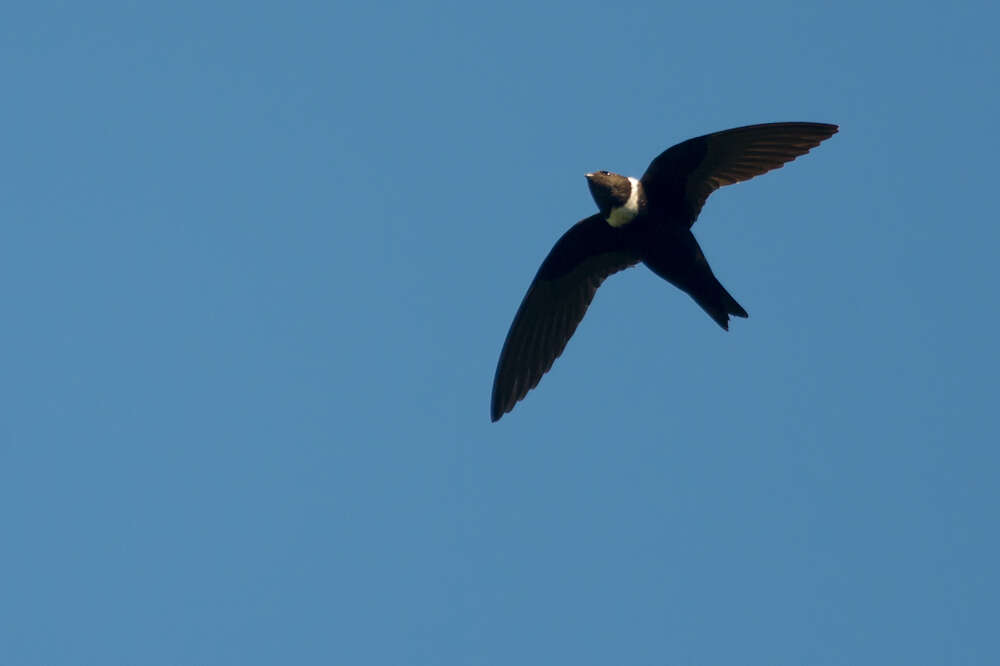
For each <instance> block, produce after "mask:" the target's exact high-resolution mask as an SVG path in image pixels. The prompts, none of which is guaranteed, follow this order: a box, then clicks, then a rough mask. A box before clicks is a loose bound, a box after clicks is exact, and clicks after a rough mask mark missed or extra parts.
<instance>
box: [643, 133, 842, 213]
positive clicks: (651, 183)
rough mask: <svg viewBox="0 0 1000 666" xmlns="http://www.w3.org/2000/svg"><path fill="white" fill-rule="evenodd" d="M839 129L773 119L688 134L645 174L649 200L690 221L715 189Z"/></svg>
mask: <svg viewBox="0 0 1000 666" xmlns="http://www.w3.org/2000/svg"><path fill="white" fill-rule="evenodd" d="M837 129H838V128H837V126H836V125H827V124H824V123H767V124H764V125H749V126H747V127H737V128H735V129H730V130H725V131H722V132H715V133H714V134H706V135H705V136H699V137H696V138H694V139H688V140H687V141H684V142H682V143H679V144H677V145H676V146H673V147H672V148H669V149H667V150H666V151H664V152H663V153H661V154H660V155H659V156H658V157H657V158H656V159H654V160H653V161H652V163H651V164H650V165H649V168H648V169H647V170H646V173H645V174H643V176H642V184H643V187H644V188H645V190H646V197H647V199H648V202H649V206H650V208H651V209H657V212H658V213H659V214H660V215H661V216H663V217H666V218H667V219H673V220H676V221H678V222H680V223H682V224H686V225H687V226H688V227H690V226H691V225H693V224H694V222H695V220H697V219H698V214H699V213H700V212H701V209H702V207H703V206H704V205H705V200H706V199H708V196H709V195H710V194H711V193H712V192H714V191H715V190H717V189H719V188H720V187H723V186H724V185H731V184H733V183H739V182H741V181H744V180H749V179H751V178H753V177H754V176H759V175H760V174H762V173H767V172H768V171H771V170H772V169H777V168H779V167H781V166H782V165H784V164H786V163H787V162H790V161H792V160H794V159H795V158H796V157H798V156H800V155H804V154H806V153H808V152H809V150H810V149H812V148H815V147H816V146H818V145H819V144H820V143H821V142H822V141H824V140H825V139H828V138H830V137H831V136H833V135H834V134H835V133H836V132H837Z"/></svg>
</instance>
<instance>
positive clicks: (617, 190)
mask: <svg viewBox="0 0 1000 666" xmlns="http://www.w3.org/2000/svg"><path fill="white" fill-rule="evenodd" d="M587 186H588V187H589V188H590V194H591V195H592V196H593V197H594V201H595V202H596V203H597V208H598V209H600V211H601V216H602V217H603V218H604V219H605V220H607V222H608V224H610V225H611V226H613V227H620V226H622V225H624V224H628V223H629V222H631V221H632V218H634V217H635V216H636V215H638V214H639V210H640V209H641V208H642V207H643V206H645V203H646V197H645V196H643V192H642V184H641V183H640V182H639V180H638V179H636V178H627V177H625V176H621V175H619V174H617V173H611V172H610V171H595V172H593V173H588V174H587Z"/></svg>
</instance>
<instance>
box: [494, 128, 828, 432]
mask: <svg viewBox="0 0 1000 666" xmlns="http://www.w3.org/2000/svg"><path fill="white" fill-rule="evenodd" d="M837 129H838V127H837V126H836V125H828V124H825V123H805V122H792V123H766V124H763V125H749V126H747V127H737V128H735V129H730V130H725V131H722V132H715V133H713V134H706V135H705V136H699V137H696V138H694V139H688V140H687V141H684V142H683V143H679V144H677V145H676V146H673V147H672V148H669V149H667V150H665V151H664V152H663V153H661V154H660V155H659V157H657V158H656V159H654V160H653V161H652V163H650V165H649V168H647V169H646V173H644V174H643V176H642V178H629V177H626V176H621V175H618V174H616V173H611V172H609V171H596V172H594V173H588V174H587V185H588V186H589V187H590V193H591V194H592V195H593V197H594V201H595V202H596V203H597V207H598V209H599V210H600V212H599V213H598V214H596V215H592V216H590V217H588V218H586V219H584V220H581V221H579V222H577V223H576V224H575V225H573V226H572V227H570V229H569V231H567V232H566V233H565V234H563V236H562V238H560V239H559V240H558V241H557V242H556V244H555V246H554V247H553V248H552V250H551V251H550V252H549V254H548V256H547V257H546V258H545V261H543V262H542V265H541V267H540V268H539V269H538V273H537V274H536V275H535V279H534V280H533V281H532V282H531V286H530V287H528V293H527V294H525V296H524V300H523V301H522V302H521V307H520V308H518V310H517V314H516V315H514V322H513V323H512V324H511V326H510V331H509V332H508V333H507V339H506V341H504V345H503V350H502V351H501V352H500V361H499V362H498V363H497V371H496V375H495V377H494V379H493V397H492V401H491V404H490V418H491V419H492V420H493V421H497V420H498V419H499V418H500V417H501V416H503V415H504V414H506V413H507V412H509V411H510V410H512V409H514V405H515V404H517V402H518V401H519V400H521V399H522V398H524V396H525V395H527V393H528V391H530V390H531V389H533V388H535V386H537V385H538V382H539V380H540V379H541V378H542V375H544V374H545V373H546V372H548V370H549V368H551V367H552V363H553V362H554V361H555V360H556V358H558V357H559V355H560V354H562V352H563V349H565V348H566V343H567V342H568V341H569V339H570V337H571V336H572V335H573V331H575V330H576V327H577V325H578V324H579V323H580V320H582V319H583V315H584V313H586V311H587V307H588V306H589V305H590V302H591V300H593V298H594V293H595V292H596V291H597V288H598V287H599V286H600V285H601V283H602V282H603V281H604V279H605V278H607V277H608V276H609V275H611V274H613V273H617V272H618V271H620V270H623V269H625V268H628V267H629V266H633V265H635V264H637V263H639V262H640V261H641V262H642V263H644V264H645V265H646V266H647V267H649V269H650V270H652V271H653V272H654V273H656V274H657V275H659V276H660V277H662V278H663V279H665V280H666V281H667V282H670V283H671V284H672V285H674V286H675V287H677V288H679V289H681V290H683V291H684V292H686V293H687V294H688V295H690V296H691V298H693V299H694V301H695V302H696V303H697V304H698V305H700V306H701V307H702V308H703V309H704V310H705V312H707V313H708V314H709V316H710V317H711V318H712V319H714V320H715V321H716V323H718V324H719V326H721V327H722V328H724V329H726V330H729V317H730V315H734V316H737V317H746V316H747V311H746V310H744V309H743V307H742V306H741V305H740V304H739V303H737V302H736V299H734V298H733V297H732V296H730V295H729V292H727V291H726V289H725V288H724V287H723V286H722V285H721V284H720V283H719V281H718V280H717V279H716V277H715V275H714V274H713V273H712V269H711V268H710V267H709V265H708V261H707V260H706V259H705V255H704V254H703V253H702V251H701V248H700V247H699V246H698V241H697V240H695V237H694V234H692V233H691V226H692V225H693V224H694V222H695V220H697V219H698V214H699V213H700V212H701V209H702V206H704V205H705V200H706V199H707V198H708V195H710V194H711V193H712V192H714V191H715V190H717V189H719V188H720V187H722V186H723V185H730V184H732V183H739V182H741V181H744V180H749V179H751V178H753V177H754V176H759V175H760V174H762V173H766V172H768V171H770V170H771V169H777V168H778V167H780V166H782V165H784V164H785V163H786V162H790V161H792V160H794V159H795V158H796V157H798V156H800V155H804V154H805V153H808V152H809V150H810V149H812V148H815V147H816V146H818V145H819V144H820V142H822V141H824V140H826V139H828V138H830V137H831V136H833V135H834V134H835V133H836V132H837Z"/></svg>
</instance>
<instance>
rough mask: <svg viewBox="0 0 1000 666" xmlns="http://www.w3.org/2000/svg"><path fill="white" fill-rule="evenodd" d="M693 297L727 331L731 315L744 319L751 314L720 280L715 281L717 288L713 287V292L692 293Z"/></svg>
mask: <svg viewBox="0 0 1000 666" xmlns="http://www.w3.org/2000/svg"><path fill="white" fill-rule="evenodd" d="M692 297H693V298H694V300H695V302H696V303H697V304H698V305H700V306H701V307H702V309H703V310H705V312H707V313H708V316H709V317H711V318H712V319H714V320H715V323H717V324H718V325H719V326H721V327H722V328H723V329H725V330H727V331H728V330H729V315H734V316H736V317H743V318H744V319H745V318H747V317H749V316H750V315H748V314H747V311H746V310H744V309H743V306H742V305H740V304H739V303H737V302H736V299H735V298H733V297H732V296H731V295H730V294H729V292H728V291H726V288H725V287H723V286H722V285H721V284H720V283H719V281H718V280H716V281H715V288H714V289H712V292H711V294H699V295H697V296H695V295H694V294H692Z"/></svg>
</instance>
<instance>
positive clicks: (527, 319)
mask: <svg viewBox="0 0 1000 666" xmlns="http://www.w3.org/2000/svg"><path fill="white" fill-rule="evenodd" d="M638 260H639V259H638V257H637V256H636V255H635V253H634V252H631V251H629V250H628V249H626V247H625V246H624V236H623V233H622V232H621V231H620V230H617V229H614V228H612V227H611V226H610V225H608V224H607V222H605V221H604V220H603V219H602V218H601V216H599V215H594V216H592V217H588V218H586V219H585V220H581V221H580V222H578V223H577V224H575V225H574V226H573V227H571V228H570V230H569V231H567V232H566V233H565V234H563V236H562V238H560V239H559V241H558V242H557V243H556V244H555V246H554V247H553V248H552V250H551V251H550V252H549V255H548V256H547V257H546V258H545V261H544V262H542V266H541V268H539V269H538V273H537V274H536V275H535V279H534V280H533V281H532V283H531V286H529V287H528V292H527V294H525V296H524V300H523V301H521V306H520V307H519V308H518V310H517V314H516V315H515V316H514V321H513V323H512V324H511V326H510V331H509V332H508V333H507V339H506V340H505V342H504V345H503V350H502V351H501V352H500V360H499V362H498V363H497V371H496V375H495V377H494V379H493V396H492V400H491V404H490V417H491V418H492V420H494V421H496V420H498V419H499V418H500V417H501V416H503V415H504V414H506V413H507V412H509V411H510V410H512V409H513V408H514V405H515V404H517V402H518V401H519V400H521V399H522V398H524V396H525V395H527V394H528V391H530V390H531V389H533V388H535V387H536V386H537V385H538V382H539V381H541V379H542V375H544V374H545V373H546V372H548V371H549V369H551V368H552V364H553V363H554V362H555V360H556V359H557V358H558V357H559V356H560V355H561V354H562V352H563V350H564V349H565V348H566V343H567V342H569V339H570V338H571V337H572V336H573V333H574V332H575V331H576V327H577V326H578V325H579V323H580V321H581V320H582V319H583V316H584V314H586V312H587V308H588V307H589V306H590V303H591V302H592V301H593V299H594V294H595V293H596V292H597V288H598V287H599V286H600V285H601V283H602V282H604V280H605V278H607V277H608V276H609V275H612V274H613V273H617V272H618V271H620V270H622V269H625V268H628V267H629V266H632V265H634V264H635V263H636V262H638Z"/></svg>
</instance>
